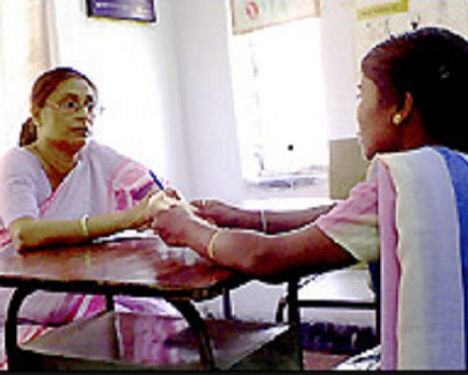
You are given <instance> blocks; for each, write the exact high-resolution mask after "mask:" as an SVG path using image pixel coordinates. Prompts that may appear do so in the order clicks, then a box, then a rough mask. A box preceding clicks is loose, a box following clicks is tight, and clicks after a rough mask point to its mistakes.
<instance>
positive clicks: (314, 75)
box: [231, 17, 328, 187]
mask: <svg viewBox="0 0 468 375" xmlns="http://www.w3.org/2000/svg"><path fill="white" fill-rule="evenodd" d="M320 41H321V37H320V18H318V17H308V18H303V19H300V20H295V21H290V22H288V23H283V24H281V25H276V26H271V27H267V28H263V29H259V30H256V31H254V32H249V33H245V34H237V35H233V37H232V41H231V56H232V70H233V82H234V100H235V110H236V117H237V126H238V129H237V130H238V138H239V148H240V155H241V166H242V175H243V178H244V180H245V181H247V182H255V183H262V182H263V183H264V182H265V181H266V180H270V181H272V180H274V181H276V184H278V186H280V185H281V184H282V182H281V181H283V182H284V181H285V180H288V181H289V182H290V181H291V179H292V178H293V177H296V179H295V180H296V181H297V178H299V179H300V181H302V182H306V183H314V182H317V178H322V179H324V178H325V177H326V174H327V168H328V136H327V129H326V125H325V103H324V96H325V94H324V82H323V73H322V65H321V64H322V57H321V43H320ZM286 185H287V186H289V185H290V183H289V185H288V183H287V184H286ZM289 187H290V186H289Z"/></svg>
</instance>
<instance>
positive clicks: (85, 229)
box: [80, 215, 89, 238]
mask: <svg viewBox="0 0 468 375" xmlns="http://www.w3.org/2000/svg"><path fill="white" fill-rule="evenodd" d="M88 220H89V215H83V216H82V217H81V219H80V226H81V232H82V233H83V236H84V237H85V238H89V229H88Z"/></svg>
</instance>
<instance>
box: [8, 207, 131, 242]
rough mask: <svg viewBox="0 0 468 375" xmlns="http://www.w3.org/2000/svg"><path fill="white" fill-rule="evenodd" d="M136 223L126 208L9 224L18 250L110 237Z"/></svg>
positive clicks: (20, 220)
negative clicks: (90, 215)
mask: <svg viewBox="0 0 468 375" xmlns="http://www.w3.org/2000/svg"><path fill="white" fill-rule="evenodd" d="M137 224H138V223H137V222H136V221H135V219H134V218H133V216H132V215H128V212H127V211H122V212H116V213H112V214H108V215H100V216H93V217H89V218H88V219H86V220H84V219H77V220H42V219H41V220H37V219H31V218H22V219H18V220H15V221H14V222H13V223H12V224H11V225H10V227H9V230H10V235H11V238H12V241H13V243H14V244H15V247H16V248H17V249H18V250H19V251H25V250H28V249H32V248H36V247H41V246H46V245H55V244H75V243H81V242H86V241H89V240H91V239H94V238H97V237H101V236H107V235H110V234H113V233H115V232H118V231H120V230H124V229H128V228H134V227H136V226H137Z"/></svg>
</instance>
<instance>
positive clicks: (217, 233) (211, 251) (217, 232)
mask: <svg viewBox="0 0 468 375" xmlns="http://www.w3.org/2000/svg"><path fill="white" fill-rule="evenodd" d="M225 231H226V230H225V229H216V230H215V232H214V233H213V234H212V235H211V238H210V240H209V241H208V245H207V247H206V254H207V255H208V258H210V259H214V257H215V242H216V240H217V238H218V237H219V236H220V235H221V234H222V233H223V232H225Z"/></svg>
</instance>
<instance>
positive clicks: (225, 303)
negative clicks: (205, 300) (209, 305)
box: [223, 288, 232, 319]
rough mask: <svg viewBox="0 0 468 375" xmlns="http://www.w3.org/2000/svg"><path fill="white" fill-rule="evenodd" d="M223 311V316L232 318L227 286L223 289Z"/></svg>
mask: <svg viewBox="0 0 468 375" xmlns="http://www.w3.org/2000/svg"><path fill="white" fill-rule="evenodd" d="M223 312H224V318H226V319H232V306H231V294H230V291H229V289H228V288H224V289H223Z"/></svg>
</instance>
